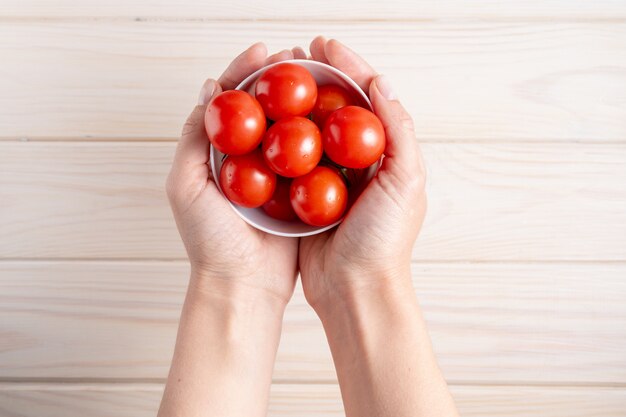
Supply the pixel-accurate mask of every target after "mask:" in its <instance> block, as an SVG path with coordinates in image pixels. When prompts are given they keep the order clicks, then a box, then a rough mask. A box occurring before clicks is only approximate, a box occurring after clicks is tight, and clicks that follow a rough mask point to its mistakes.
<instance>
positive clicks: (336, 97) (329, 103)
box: [311, 84, 356, 129]
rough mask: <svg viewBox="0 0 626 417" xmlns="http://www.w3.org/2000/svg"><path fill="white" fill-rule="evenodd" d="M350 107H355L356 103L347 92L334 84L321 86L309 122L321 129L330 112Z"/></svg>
mask: <svg viewBox="0 0 626 417" xmlns="http://www.w3.org/2000/svg"><path fill="white" fill-rule="evenodd" d="M352 105H356V101H355V100H354V97H352V95H351V94H350V93H349V92H348V90H346V89H345V88H342V87H339V86H338V85H334V84H329V85H323V86H321V87H318V88H317V100H316V101H315V106H313V110H312V112H311V120H313V121H314V122H315V124H316V125H318V126H319V128H320V129H323V128H324V123H325V122H326V119H328V116H330V114H331V113H332V112H334V111H335V110H338V109H340V108H342V107H346V106H352Z"/></svg>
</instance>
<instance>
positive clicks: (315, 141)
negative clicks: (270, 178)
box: [262, 116, 324, 177]
mask: <svg viewBox="0 0 626 417" xmlns="http://www.w3.org/2000/svg"><path fill="white" fill-rule="evenodd" d="M262 149H263V156H264V157H265V162H267V165H269V167H270V168H272V169H273V170H274V172H276V173H277V174H279V175H282V176H284V177H299V176H301V175H304V174H306V173H308V172H311V170H312V169H313V168H315V166H316V165H317V163H318V162H319V161H320V159H321V158H322V153H323V152H324V151H323V150H322V136H321V134H320V130H319V129H318V128H317V126H316V125H315V123H313V122H312V121H310V120H309V119H305V118H304V117H299V116H293V117H286V118H284V119H280V120H279V121H277V122H276V123H274V124H273V125H272V126H271V127H270V128H269V129H267V132H265V137H264V138H263V145H262Z"/></svg>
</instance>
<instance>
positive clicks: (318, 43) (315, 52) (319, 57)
mask: <svg viewBox="0 0 626 417" xmlns="http://www.w3.org/2000/svg"><path fill="white" fill-rule="evenodd" d="M326 42H327V41H326V38H325V37H323V36H318V37H316V38H315V39H313V41H312V42H311V45H309V51H311V58H313V59H314V60H315V61H319V62H323V63H324V64H328V59H326V52H325V51H324V47H325V46H326Z"/></svg>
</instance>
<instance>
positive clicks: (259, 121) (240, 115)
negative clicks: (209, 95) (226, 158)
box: [204, 90, 266, 155]
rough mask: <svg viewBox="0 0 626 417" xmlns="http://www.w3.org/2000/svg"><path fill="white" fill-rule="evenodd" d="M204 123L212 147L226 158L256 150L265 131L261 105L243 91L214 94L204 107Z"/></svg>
mask: <svg viewBox="0 0 626 417" xmlns="http://www.w3.org/2000/svg"><path fill="white" fill-rule="evenodd" d="M204 124H205V127H206V133H207V136H208V137H209V140H210V141H211V143H212V144H213V146H215V148H216V149H217V150H218V151H220V152H222V153H226V154H229V155H243V154H245V153H248V152H250V151H252V150H253V149H254V148H256V147H257V146H258V145H259V143H261V140H262V139H263V133H264V132H265V124H266V122H265V114H263V109H262V108H261V105H260V104H259V102H258V101H256V99H255V98H254V97H252V96H251V95H250V94H248V93H246V92H245V91H238V90H229V91H224V92H223V93H220V94H219V95H217V96H216V97H215V98H214V99H213V100H211V102H210V103H209V105H208V106H207V108H206V113H205V115H204Z"/></svg>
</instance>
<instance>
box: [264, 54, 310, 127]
mask: <svg viewBox="0 0 626 417" xmlns="http://www.w3.org/2000/svg"><path fill="white" fill-rule="evenodd" d="M255 96H256V99H257V100H258V101H259V103H261V107H262V108H263V111H264V112H265V115H266V116H267V117H268V118H270V119H271V120H275V121H276V120H279V119H281V118H283V117H288V116H306V115H307V114H309V113H310V112H311V109H313V106H314V105H315V100H316V99H317V84H316V83H315V79H314V78H313V76H312V75H311V73H310V72H309V71H308V70H307V69H306V68H304V67H302V66H300V65H297V64H291V63H282V64H278V65H276V66H273V67H271V68H270V69H268V70H267V71H265V72H264V73H263V74H262V75H261V76H260V77H259V79H258V80H257V83H256V87H255Z"/></svg>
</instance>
